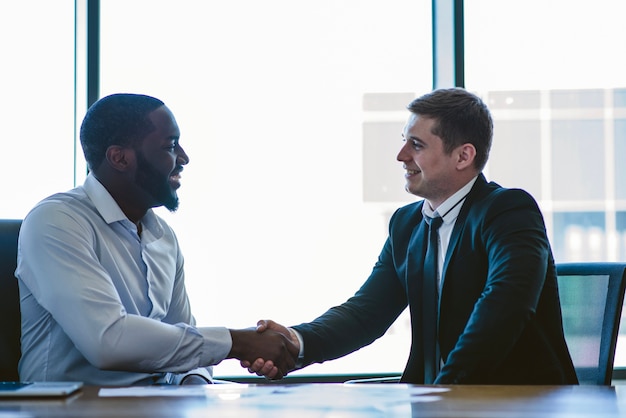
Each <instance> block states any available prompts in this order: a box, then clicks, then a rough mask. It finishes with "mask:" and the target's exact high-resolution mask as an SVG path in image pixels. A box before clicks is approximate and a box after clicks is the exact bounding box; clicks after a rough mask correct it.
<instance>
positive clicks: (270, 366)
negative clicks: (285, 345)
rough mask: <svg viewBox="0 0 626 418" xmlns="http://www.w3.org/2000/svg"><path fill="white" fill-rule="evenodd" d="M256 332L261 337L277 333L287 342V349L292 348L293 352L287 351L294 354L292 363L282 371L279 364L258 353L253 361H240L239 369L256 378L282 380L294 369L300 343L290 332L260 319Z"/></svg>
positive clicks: (281, 326)
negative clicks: (253, 374) (255, 375)
mask: <svg viewBox="0 0 626 418" xmlns="http://www.w3.org/2000/svg"><path fill="white" fill-rule="evenodd" d="M256 332H257V333H258V334H261V335H265V334H268V333H272V334H275V333H278V334H280V335H281V336H283V337H284V338H286V339H287V340H289V347H293V348H294V351H291V349H290V350H289V352H290V353H293V354H294V356H293V359H292V360H293V363H290V366H289V368H288V370H286V371H284V370H283V369H282V367H281V364H280V363H277V362H276V361H274V360H273V359H272V358H271V357H266V356H263V355H260V353H259V355H258V356H256V357H255V358H254V359H253V360H247V359H241V367H244V368H247V369H248V371H249V372H250V373H256V374H257V375H258V376H265V377H267V378H269V379H282V378H283V377H284V376H286V375H287V373H288V372H290V371H292V370H294V369H295V364H296V360H297V359H298V354H299V353H300V341H299V340H298V337H296V335H295V333H294V332H293V331H292V330H290V329H289V328H287V327H285V326H284V325H280V324H278V323H276V322H274V321H272V320H269V319H262V320H260V321H259V322H257V327H256Z"/></svg>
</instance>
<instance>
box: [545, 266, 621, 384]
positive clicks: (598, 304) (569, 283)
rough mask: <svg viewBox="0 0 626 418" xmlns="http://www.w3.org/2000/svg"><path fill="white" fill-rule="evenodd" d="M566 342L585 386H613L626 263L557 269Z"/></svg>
mask: <svg viewBox="0 0 626 418" xmlns="http://www.w3.org/2000/svg"><path fill="white" fill-rule="evenodd" d="M556 269H557V275H558V282H559V296H560V298H561V309H562V312H563V328H564V331H565V339H566V341H567V346H568V348H569V350H570V354H571V356H572V360H573V362H574V367H575V369H576V374H577V376H578V380H579V382H580V383H581V384H592V385H610V384H611V380H612V376H613V362H614V359H615V347H616V345H617V337H618V334H619V325H620V318H621V316H622V305H623V303H624V288H625V285H626V264H624V263H608V262H589V263H560V264H557V266H556Z"/></svg>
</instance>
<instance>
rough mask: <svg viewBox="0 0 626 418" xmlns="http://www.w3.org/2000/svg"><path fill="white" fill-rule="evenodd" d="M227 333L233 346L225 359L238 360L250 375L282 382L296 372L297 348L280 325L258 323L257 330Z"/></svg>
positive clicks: (296, 341) (265, 322)
mask: <svg viewBox="0 0 626 418" xmlns="http://www.w3.org/2000/svg"><path fill="white" fill-rule="evenodd" d="M230 333H231V337H232V341H233V344H232V348H231V351H230V353H229V355H228V357H227V358H236V359H239V360H240V362H241V365H242V366H243V367H246V368H248V370H249V371H250V372H251V373H252V372H255V373H257V374H258V375H259V376H266V377H268V378H270V379H282V378H283V377H284V376H286V375H287V373H289V372H290V371H292V370H293V369H294V368H295V365H296V360H297V359H298V353H299V351H300V344H299V342H298V339H297V338H295V336H294V337H292V335H291V333H290V332H289V330H287V328H285V327H283V326H282V325H278V324H276V323H274V322H273V321H259V323H258V324H257V328H256V329H254V328H248V329H243V330H230ZM293 338H295V343H294V341H293Z"/></svg>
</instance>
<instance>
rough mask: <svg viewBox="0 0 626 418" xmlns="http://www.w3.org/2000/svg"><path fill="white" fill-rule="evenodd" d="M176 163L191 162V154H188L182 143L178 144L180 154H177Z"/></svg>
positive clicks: (184, 163) (185, 163)
mask: <svg viewBox="0 0 626 418" xmlns="http://www.w3.org/2000/svg"><path fill="white" fill-rule="evenodd" d="M176 163H177V164H180V165H187V164H189V156H188V155H187V153H186V152H185V150H184V149H183V147H181V146H180V145H179V146H178V154H177V156H176Z"/></svg>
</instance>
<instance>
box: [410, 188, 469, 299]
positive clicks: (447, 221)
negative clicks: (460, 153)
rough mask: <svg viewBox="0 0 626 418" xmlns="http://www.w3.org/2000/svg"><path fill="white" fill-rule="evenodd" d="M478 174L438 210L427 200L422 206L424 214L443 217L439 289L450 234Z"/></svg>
mask: <svg viewBox="0 0 626 418" xmlns="http://www.w3.org/2000/svg"><path fill="white" fill-rule="evenodd" d="M477 178H478V176H476V177H474V178H473V179H472V180H470V182H469V183H467V184H466V185H465V186H463V187H462V188H461V189H460V190H459V191H457V192H456V193H454V194H453V195H452V196H450V197H449V198H447V199H446V200H445V201H444V202H443V203H442V204H441V205H439V207H438V208H436V210H433V209H432V207H431V206H430V202H428V200H426V201H425V202H424V205H423V206H422V213H423V214H424V216H428V217H431V218H435V217H437V216H441V217H442V218H443V223H442V224H441V226H440V227H439V248H438V251H437V256H438V260H437V261H438V263H437V279H438V284H439V289H440V290H441V272H442V271H443V262H444V261H445V259H446V253H447V251H448V244H450V236H451V235H452V229H454V224H455V223H456V218H458V216H459V213H460V212H461V207H463V202H465V198H466V197H467V195H468V193H469V192H470V190H472V186H474V183H475V182H476V179H477Z"/></svg>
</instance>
